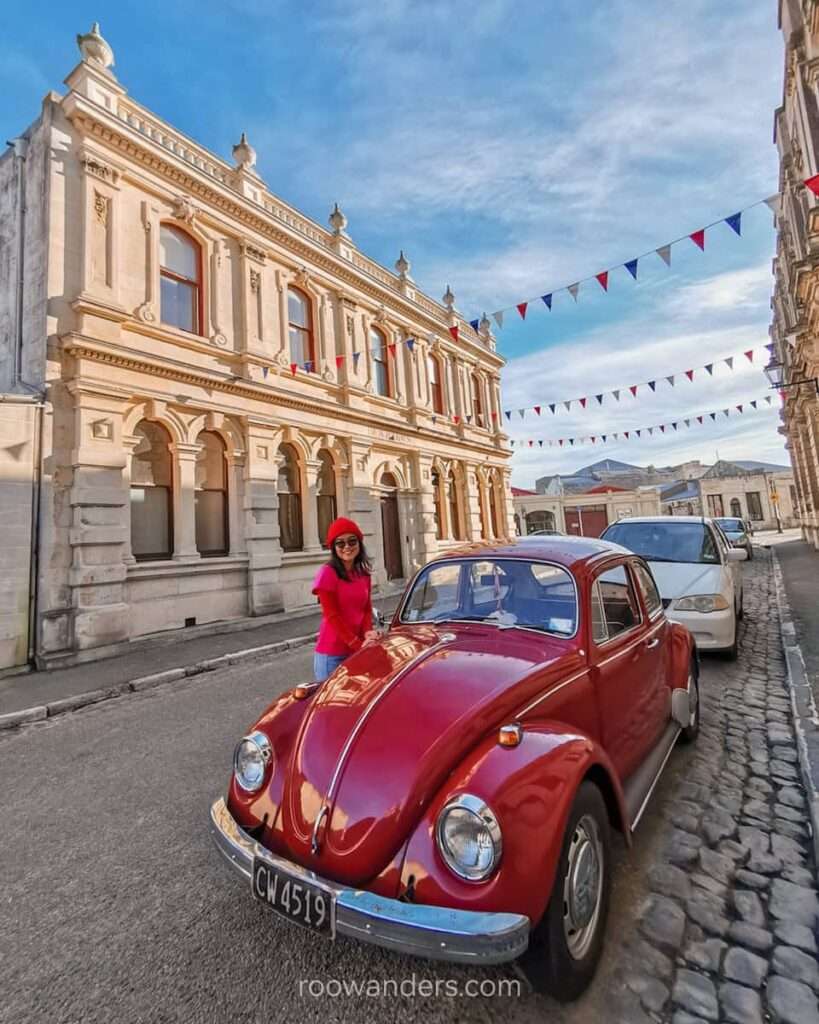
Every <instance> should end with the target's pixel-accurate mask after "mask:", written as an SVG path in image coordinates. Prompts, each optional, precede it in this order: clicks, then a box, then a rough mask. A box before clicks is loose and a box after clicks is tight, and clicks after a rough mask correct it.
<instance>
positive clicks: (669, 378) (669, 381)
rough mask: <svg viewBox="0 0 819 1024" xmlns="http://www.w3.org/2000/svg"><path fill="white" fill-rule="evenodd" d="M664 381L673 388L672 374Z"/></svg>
mask: <svg viewBox="0 0 819 1024" xmlns="http://www.w3.org/2000/svg"><path fill="white" fill-rule="evenodd" d="M666 380H667V381H668V383H669V384H670V385H671V387H672V388H673V387H674V374H673V373H672V374H671V376H670V377H666Z"/></svg>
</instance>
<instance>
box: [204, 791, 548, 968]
mask: <svg viewBox="0 0 819 1024" xmlns="http://www.w3.org/2000/svg"><path fill="white" fill-rule="evenodd" d="M210 830H211V835H212V836H213V840H214V842H215V843H216V846H217V847H218V849H219V851H220V853H221V854H222V855H223V856H224V858H225V860H226V861H227V862H228V864H229V865H230V867H232V868H233V869H234V871H236V872H237V873H238V874H240V875H242V877H243V878H244V879H245V880H246V882H247V884H248V888H250V877H251V873H252V870H253V858H254V856H256V857H258V858H260V859H261V860H263V861H266V862H267V863H268V864H270V865H272V866H274V867H277V868H279V869H280V870H282V871H286V872H289V873H290V874H292V875H295V876H297V877H298V876H301V877H302V878H304V880H305V881H312V882H314V883H316V884H318V885H320V886H322V887H323V888H325V889H330V890H332V892H333V893H334V894H335V897H336V932H337V933H339V934H341V935H346V936H348V937H349V938H351V939H360V940H361V941H362V942H371V943H373V944H374V945H376V946H383V947H384V948H385V949H392V950H394V951H395V952H397V953H408V954H410V955H412V956H422V957H426V958H427V959H430V960H449V961H454V962H456V963H462V964H500V963H505V962H506V961H508V960H514V959H515V958H516V957H519V956H520V955H521V953H523V952H524V950H525V949H526V947H527V946H528V944H529V918H528V917H525V916H524V915H523V914H497V913H496V914H490V913H483V912H480V911H474V910H450V909H449V908H447V907H430V906H422V905H419V904H415V903H402V902H401V901H399V900H392V899H386V898H385V897H383V896H376V895H375V894H374V893H371V892H365V891H363V890H361V889H347V888H345V887H344V886H343V885H338V884H337V883H335V882H330V881H328V880H327V879H326V878H321V877H320V876H319V875H316V874H315V872H313V871H308V870H307V869H306V868H303V867H301V866H300V865H298V864H294V863H292V862H291V861H287V860H285V859H284V858H283V857H278V856H276V855H275V854H272V853H270V852H269V851H268V850H266V849H265V848H264V847H263V846H262V845H261V844H260V843H257V842H256V841H255V840H254V839H252V838H251V837H250V836H249V835H248V834H247V833H246V832H244V831H243V830H242V829H241V828H240V827H239V825H238V824H237V823H236V821H235V820H234V818H233V815H232V814H231V813H230V811H229V810H228V809H227V805H226V804H225V801H224V800H223V799H219V800H217V801H216V803H214V804H213V806H212V807H211V809H210Z"/></svg>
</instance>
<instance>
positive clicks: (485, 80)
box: [0, 0, 787, 487]
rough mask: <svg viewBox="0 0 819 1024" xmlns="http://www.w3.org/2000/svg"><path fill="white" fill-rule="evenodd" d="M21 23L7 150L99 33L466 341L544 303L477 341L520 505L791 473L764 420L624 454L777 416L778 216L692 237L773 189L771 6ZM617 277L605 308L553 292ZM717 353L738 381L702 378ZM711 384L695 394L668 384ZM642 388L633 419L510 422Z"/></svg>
mask: <svg viewBox="0 0 819 1024" xmlns="http://www.w3.org/2000/svg"><path fill="white" fill-rule="evenodd" d="M39 6H40V10H39V16H33V15H32V11H31V9H29V8H26V7H24V6H23V7H20V8H17V9H15V10H13V11H9V12H7V13H6V15H5V26H4V27H5V31H4V32H3V35H2V40H0V127H2V129H3V130H4V131H5V132H6V136H5V137H6V138H10V137H13V135H14V134H16V133H18V132H19V131H20V130H21V129H22V128H23V127H24V126H25V125H27V124H28V123H29V122H30V121H31V120H33V118H34V117H35V116H36V114H37V111H38V108H39V103H40V100H41V99H42V97H43V95H44V94H45V93H46V92H47V91H48V90H49V89H57V90H62V89H63V88H64V87H63V86H62V79H63V78H64V77H65V75H66V74H67V73H68V72H69V71H70V70H71V68H72V67H73V65H74V64H75V63H76V61H77V57H78V53H77V49H76V43H75V36H76V34H77V33H78V32H85V31H87V30H88V29H89V27H90V25H91V22H92V21H93V20H95V19H100V20H101V29H102V33H103V35H104V36H105V38H106V39H107V40H108V42H109V43H110V45H111V46H112V47H113V50H114V54H115V60H116V66H115V69H114V70H115V73H116V74H117V76H118V78H119V80H120V82H121V83H122V84H123V85H124V86H125V88H126V89H127V90H128V93H129V94H130V95H131V96H132V97H133V98H134V99H136V100H137V101H138V102H140V103H142V104H143V105H144V106H146V107H148V108H149V109H151V110H153V111H154V112H156V113H157V114H159V115H160V116H162V117H163V118H165V119H166V120H168V121H169V122H171V123H172V124H174V125H175V126H176V127H177V128H179V129H180V130H182V131H183V132H185V133H186V134H188V135H189V136H191V137H192V138H194V139H196V140H197V141H198V142H200V143H201V144H202V145H204V146H206V147H208V148H209V149H211V150H213V151H214V152H215V153H217V154H219V155H221V156H223V157H224V158H226V159H230V155H231V147H232V145H233V144H234V143H235V142H237V141H238V138H239V134H240V132H241V131H243V130H244V131H247V133H248V137H249V140H250V142H251V143H252V144H253V146H254V147H255V148H256V149H257V151H258V164H257V169H258V171H259V172H260V174H261V175H262V177H263V178H264V180H265V181H266V183H267V184H268V186H269V188H270V189H271V190H272V191H273V192H274V193H275V194H277V195H279V196H281V197H282V198H283V199H285V200H286V201H287V202H289V203H291V204H293V205H294V206H296V207H297V208H299V209H300V210H302V211H303V212H304V213H306V214H308V215H309V216H311V217H313V218H314V219H315V220H317V221H319V222H320V223H323V224H326V222H327V216H328V215H329V212H330V210H331V208H332V205H333V203H335V202H338V203H339V205H340V206H341V208H342V210H343V211H344V213H345V214H346V216H347V217H348V220H349V224H348V231H349V233H350V235H351V236H352V238H353V240H354V241H355V242H356V244H357V245H358V246H359V248H360V249H361V250H362V251H363V252H366V253H367V254H368V255H369V256H371V257H372V258H374V259H376V260H378V261H379V262H380V263H382V264H384V265H385V266H387V267H390V268H392V266H393V264H394V262H395V260H396V258H397V256H398V252H399V249H403V251H404V253H405V254H406V256H407V257H408V258H409V259H410V261H411V263H412V270H411V273H412V276H413V277H414V278H415V280H416V282H417V283H418V285H419V286H420V287H421V288H422V289H423V290H424V291H426V292H427V293H428V294H430V295H432V296H433V297H434V298H440V297H441V296H442V295H443V293H444V290H445V288H446V286H447V285H450V286H451V288H452V291H453V292H454V294H455V296H456V307H457V308H458V310H460V311H461V312H462V313H463V314H464V316H465V317H466V319H473V318H475V317H478V316H480V314H481V313H482V312H483V311H486V312H488V313H492V312H493V311H494V310H497V309H499V308H503V307H514V305H515V304H516V303H518V302H521V301H523V300H526V299H531V298H533V297H534V298H536V297H537V296H540V295H542V294H544V293H547V292H554V293H555V297H554V301H553V308H552V311H551V313H550V312H549V311H548V310H547V309H546V307H545V305H544V304H543V303H541V302H539V301H538V302H536V303H533V304H532V306H530V307H529V310H528V312H527V316H526V319H525V321H524V320H521V319H520V318H519V317H518V315H517V313H516V312H514V309H513V311H512V312H511V313H507V314H506V317H505V319H504V326H503V328H502V329H501V328H497V327H495V334H496V337H497V348H498V351H499V352H500V353H501V354H502V355H504V357H505V358H506V359H507V364H506V366H505V368H504V370H503V373H502V390H503V395H502V404H503V407H504V408H505V409H510V410H513V414H512V418H511V420H507V419H506V417H504V421H505V426H506V428H507V430H508V433H509V435H510V437H512V438H514V439H515V441H516V444H515V451H514V454H513V457H512V467H513V475H512V482H513V484H515V485H516V486H519V487H528V486H532V485H533V483H534V480H535V479H536V478H537V477H539V476H543V475H547V474H549V473H556V472H560V473H567V472H571V470H572V469H573V468H576V467H579V466H581V465H584V464H588V463H589V462H593V461H595V460H596V459H597V458H601V457H606V456H608V457H610V458H616V459H622V460H624V461H627V462H632V463H636V464H643V465H645V464H648V463H652V464H654V465H658V466H659V465H667V464H673V463H676V462H680V461H684V460H687V459H693V458H699V459H701V460H703V461H706V462H710V461H713V460H714V459H715V458H716V456H717V454H718V455H719V457H721V458H727V459H730V458H746V459H760V460H764V461H770V462H783V463H786V462H787V452H786V451H785V449H784V445H783V443H782V440H783V439H782V438H781V436H780V435H779V434H778V433H777V426H778V424H779V415H778V404H779V400H778V398H775V400H774V402H773V403H772V405H771V406H770V407H768V406H767V405H765V406H764V411H759V412H749V413H748V414H746V413H743V414H742V415H741V416H740V415H739V414H738V413H736V412H735V414H734V415H732V416H731V417H730V418H727V419H726V418H725V417H724V416H723V415H722V414H720V416H719V417H718V420H717V422H716V423H712V422H711V420H710V418H707V420H706V423H707V425H704V426H696V427H692V428H691V429H684V428H681V429H678V431H676V432H673V431H666V433H665V434H660V433H659V432H658V431H654V435H653V436H651V437H648V436H647V435H646V434H644V435H643V438H642V439H640V440H638V441H635V440H634V439H633V437H632V440H630V441H625V440H624V439H623V438H622V432H624V431H627V430H628V431H629V432H630V433H631V432H632V431H634V430H636V429H640V428H643V427H648V426H653V425H655V424H659V423H662V422H671V421H672V420H675V421H678V422H679V421H681V420H682V419H683V418H691V419H693V418H694V417H696V415H697V414H703V413H706V414H707V413H709V412H711V411H719V410H721V409H723V408H725V407H728V408H731V409H733V408H734V406H736V405H738V404H743V406H745V404H746V403H748V402H750V400H759V399H763V398H764V396H765V395H766V394H769V392H768V391H767V390H766V388H767V382H766V380H765V378H764V377H763V375H762V373H761V372H760V367H761V356H760V355H759V354H757V356H756V358H755V360H754V362H753V363H749V362H748V361H747V360H746V359H744V358H742V357H741V353H742V352H744V351H746V350H748V349H751V348H754V349H756V350H757V351H758V350H760V349H761V347H762V346H763V345H764V344H766V342H767V341H768V340H769V339H768V334H767V332H768V325H769V322H770V305H769V302H770V294H771V289H772V284H773V279H772V277H771V260H772V257H773V254H774V245H775V232H774V228H773V218H772V216H771V214H770V211H769V210H768V209H767V207H765V206H764V205H762V206H757V207H755V208H754V209H752V210H749V211H748V212H747V213H746V214H744V215H743V220H742V235H741V237H738V236H737V235H736V234H735V233H734V232H732V231H731V229H730V228H729V227H728V226H727V225H725V224H721V225H718V226H715V227H714V228H711V229H709V230H708V232H707V233H706V239H705V250H704V251H700V250H699V249H698V248H697V247H696V246H695V245H694V244H693V243H692V242H690V241H689V240H688V239H687V238H685V236H687V235H688V234H689V233H690V232H692V231H695V230H697V229H698V228H701V227H703V226H704V225H706V224H710V223H712V222H714V221H717V220H719V219H720V218H723V217H725V216H728V215H730V214H732V213H734V212H736V211H737V210H739V209H743V208H745V207H747V206H749V205H751V204H753V203H756V202H757V201H758V200H761V199H763V198H764V197H766V196H768V195H770V194H771V193H773V192H775V191H776V188H777V155H776V150H775V147H774V145H773V141H772V135H773V113H774V109H775V108H776V106H777V105H778V104H779V103H780V102H781V89H782V61H783V56H782V54H783V43H782V37H781V33H780V32H779V30H778V29H777V24H776V3H775V0H751V2H748V0H719V2H716V0H685V2H682V0H678V2H670V3H669V2H668V0H641V2H639V3H638V2H636V0H596V2H594V3H592V4H578V3H577V2H576V0H548V2H543V0H480V2H478V3H475V2H473V0H470V2H465V0H451V2H446V0H412V2H410V0H378V2H377V3H374V2H371V0H318V2H313V3H304V2H303V0H301V2H298V3H297V2H276V0H264V2H262V0H222V2H220V3H218V4H216V3H211V2H209V0H199V2H197V3H192V2H190V0H178V2H176V3H174V4H167V3H161V4H160V3H159V2H157V0H143V2H141V3H139V4H134V3H130V2H124V3H120V4H118V5H116V6H115V7H112V8H110V9H105V8H102V9H101V8H100V7H99V5H97V4H89V3H84V2H77V3H72V2H65V3H63V4H60V5H57V4H52V5H48V9H47V10H46V8H45V5H39ZM35 11H36V7H35ZM679 237H684V238H685V240H684V241H683V242H680V243H679V244H678V245H675V246H674V247H673V248H672V254H671V267H670V268H669V267H666V266H665V264H664V263H663V262H662V260H660V258H659V257H657V256H649V257H646V258H645V259H644V260H641V261H640V263H639V266H638V276H637V281H636V282H635V281H634V280H632V278H631V277H630V276H629V274H628V273H627V272H626V270H624V269H623V267H622V263H623V262H624V261H626V260H629V259H631V258H633V257H635V256H637V255H639V254H642V253H644V252H651V251H653V250H654V249H656V248H657V247H658V246H660V245H663V244H664V243H666V242H668V241H670V240H672V239H676V238H679ZM618 266H619V269H613V270H612V272H611V274H610V277H609V289H608V292H604V291H603V290H602V288H601V287H600V286H599V285H598V284H597V283H596V282H595V281H594V280H592V281H591V283H590V284H584V285H582V286H581V289H580V292H579V294H578V301H577V302H576V303H575V302H574V301H573V300H572V299H571V297H570V296H569V295H568V293H567V292H565V291H563V292H559V291H558V290H559V289H561V288H564V287H565V286H566V285H568V284H570V283H572V282H574V281H576V280H578V279H582V278H586V277H589V276H590V275H594V274H596V273H598V272H599V271H601V270H604V269H608V268H616V267H618ZM731 355H739V358H738V359H737V361H736V362H735V364H734V366H735V368H734V370H733V371H729V370H728V369H727V367H726V366H725V364H724V363H720V362H719V361H720V360H721V359H722V358H723V357H726V356H731ZM709 362H715V363H716V364H717V368H716V369H715V372H714V375H713V377H708V375H707V374H705V373H704V372H700V373H699V374H695V376H694V380H693V382H690V383H689V382H688V380H687V379H686V378H685V377H683V378H682V380H679V379H677V378H675V386H674V387H673V388H671V387H670V386H669V385H668V384H667V383H666V382H665V377H666V376H668V375H671V374H678V373H679V374H682V373H683V371H685V370H686V369H689V368H694V367H701V366H703V365H704V364H705V363H709ZM650 379H657V380H659V381H660V382H661V383H658V385H657V389H656V391H655V392H653V393H652V392H650V390H649V389H648V388H647V387H642V388H640V390H639V391H638V397H637V398H636V399H632V398H631V396H630V395H628V401H626V399H625V398H621V401H620V402H619V403H618V402H615V401H614V399H613V398H611V396H609V397H608V398H607V399H605V400H604V402H603V404H602V405H598V403H597V402H596V401H593V400H592V401H590V402H589V403H588V404H587V406H586V409H585V410H583V409H581V408H580V406H579V405H578V404H573V406H572V409H571V410H570V411H569V412H566V410H565V408H564V407H562V406H559V408H560V411H559V412H557V413H556V414H555V415H554V416H552V415H551V414H549V413H548V411H546V412H545V413H544V414H542V415H541V416H540V418H538V417H537V416H536V414H535V413H534V412H527V413H526V414H525V416H524V417H523V418H522V419H521V417H520V415H519V414H518V412H517V410H518V409H519V408H531V407H532V406H534V405H541V406H543V407H544V408H547V407H548V404H549V403H553V402H562V401H564V400H567V399H573V398H579V397H581V396H593V395H595V394H598V393H601V392H605V391H611V390H612V389H617V388H624V389H627V388H628V386H629V385H631V384H635V383H638V382H643V381H647V380H650ZM762 404H763V405H764V403H762ZM615 432H617V433H618V434H620V435H621V436H620V440H619V441H617V442H612V441H611V440H610V441H609V443H606V444H605V445H601V444H600V443H596V444H595V445H594V446H592V445H591V444H590V442H587V443H586V444H585V445H583V446H576V447H569V446H568V445H565V446H564V448H560V447H559V446H557V445H555V446H553V447H552V448H550V447H549V445H548V441H549V440H552V441H557V440H558V439H559V438H564V439H565V438H569V437H575V438H579V437H581V436H586V437H591V436H592V435H595V436H596V437H598V438H599V437H600V436H602V435H603V434H606V435H607V437H609V438H610V436H611V435H612V434H613V433H615ZM530 438H531V439H534V440H535V443H534V445H533V446H532V447H531V448H530V447H529V446H528V440H529V439H530ZM538 439H543V440H544V445H543V447H542V448H541V447H540V446H539V445H538V444H537V440H538Z"/></svg>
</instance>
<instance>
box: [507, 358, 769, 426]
mask: <svg viewBox="0 0 819 1024" xmlns="http://www.w3.org/2000/svg"><path fill="white" fill-rule="evenodd" d="M770 351H771V346H770V344H768V345H763V346H761V347H760V348H758V349H754V348H749V349H745V351H744V352H742V353H739V354H735V355H732V356H723V357H722V358H721V359H717V360H715V361H714V362H713V363H706V364H705V365H704V366H700V367H694V369H688V370H677V371H676V372H675V373H670V374H665V375H663V376H662V379H663V380H665V381H666V382H667V383H668V385H669V386H670V387H672V388H673V387H674V386H675V384H676V381H677V378H678V377H686V378H687V379H688V380H689V381H690V382H693V380H694V375H695V374H696V373H697V372H699V371H701V370H705V371H706V372H707V373H708V375H709V377H713V375H714V367H715V366H716V365H717V364H725V366H727V367H728V369H729V370H731V371H733V370H734V362H735V360H736V359H738V358H739V357H740V354H741V356H742V357H743V358H745V359H747V360H748V362H749V363H753V361H754V356H755V355H759V356H763V357H764V356H765V355H768V354H770ZM659 380H660V378H659V377H655V378H654V380H644V381H641V382H640V383H639V384H630V385H629V386H628V391H629V393H630V394H631V397H632V398H637V393H638V391H639V389H640V388H644V387H647V388H649V389H650V390H651V391H652V392H656V390H657V383H658V381H659ZM624 390H626V389H625V387H622V386H621V387H619V388H615V389H614V390H612V391H604V392H602V393H601V394H597V395H595V396H594V398H595V399H596V400H597V404H598V405H602V404H603V400H604V399H605V397H606V396H607V395H611V396H612V397H613V398H614V400H615V401H616V402H619V401H620V392H621V391H624ZM588 398H589V396H588V395H586V396H584V397H583V398H564V399H560V400H559V401H556V402H548V403H547V402H541V403H540V405H533V406H526V407H524V408H523V409H518V414H519V415H520V418H521V419H523V418H524V416H525V414H526V412H527V411H528V410H529V409H534V410H535V411H536V412H537V414H538V416H539V415H540V412H539V410H540V409H542V408H543V406H544V405H548V407H549V411H550V412H551V413H552V414H553V415H554V414H555V413H556V412H557V407H558V406H559V405H563V407H564V408H565V409H566V411H567V412H570V411H571V407H572V405H573V404H574V403H579V405H580V407H581V408H582V409H585V408H586V407H587V403H588ZM504 413H505V415H506V418H507V419H511V412H510V411H509V410H504Z"/></svg>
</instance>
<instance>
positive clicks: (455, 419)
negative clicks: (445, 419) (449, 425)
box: [452, 416, 461, 423]
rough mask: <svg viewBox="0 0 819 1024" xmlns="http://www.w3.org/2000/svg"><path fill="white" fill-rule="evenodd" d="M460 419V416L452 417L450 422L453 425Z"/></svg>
mask: <svg viewBox="0 0 819 1024" xmlns="http://www.w3.org/2000/svg"><path fill="white" fill-rule="evenodd" d="M460 418H461V417H460V416H453V417H452V422H453V423H457V422H458V420H459V419H460Z"/></svg>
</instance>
